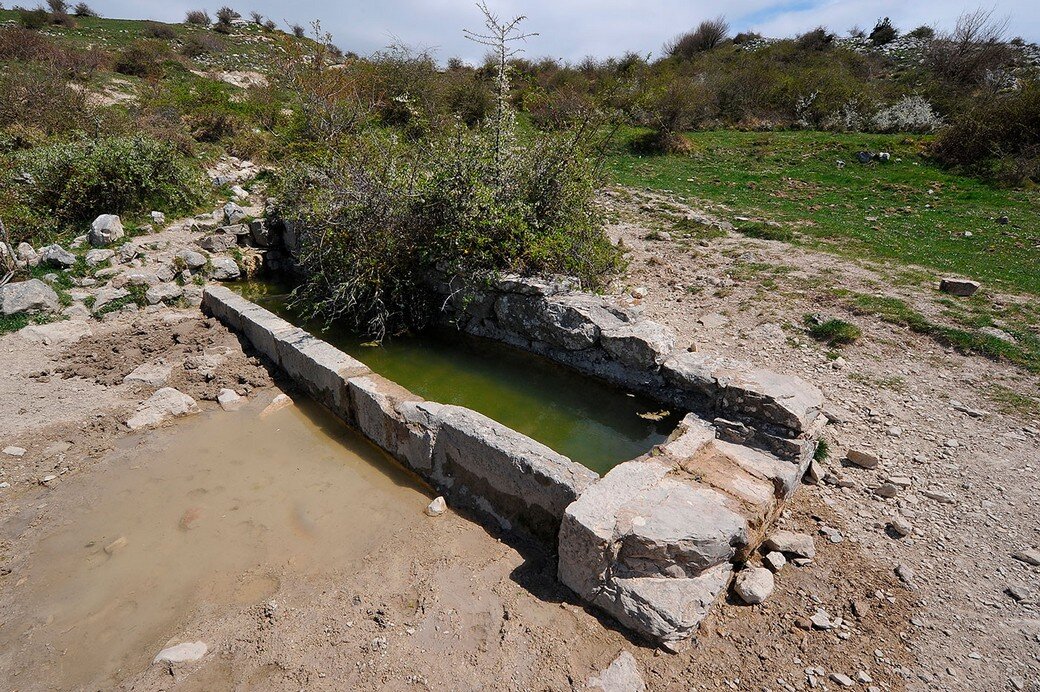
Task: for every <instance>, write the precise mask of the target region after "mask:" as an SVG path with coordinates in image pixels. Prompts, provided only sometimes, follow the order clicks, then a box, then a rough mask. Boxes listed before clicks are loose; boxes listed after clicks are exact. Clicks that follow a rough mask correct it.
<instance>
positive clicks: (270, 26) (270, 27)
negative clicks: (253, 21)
mask: <svg viewBox="0 0 1040 692" xmlns="http://www.w3.org/2000/svg"><path fill="white" fill-rule="evenodd" d="M264 28H265V29H267V30H268V31H274V30H275V29H277V28H278V25H277V24H275V23H274V20H273V19H268V20H267V21H266V22H264Z"/></svg>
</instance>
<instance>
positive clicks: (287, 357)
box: [247, 313, 370, 420]
mask: <svg viewBox="0 0 1040 692" xmlns="http://www.w3.org/2000/svg"><path fill="white" fill-rule="evenodd" d="M247 314H250V313H247ZM274 337H275V349H276V352H277V360H276V362H277V363H278V365H280V366H281V368H282V369H283V370H285V372H286V373H288V374H289V375H290V376H291V377H292V378H293V379H294V380H295V381H296V382H297V383H299V384H300V385H302V386H303V388H304V389H305V390H306V391H307V393H309V394H310V395H311V396H313V397H314V398H315V399H317V400H318V401H320V402H321V403H323V404H325V405H326V406H328V407H329V408H331V409H332V410H333V411H335V412H337V413H340V414H342V415H343V417H344V418H346V419H348V420H349V419H350V413H349V409H348V403H347V380H348V379H350V378H351V377H356V376H358V375H363V374H365V373H368V372H370V370H369V369H368V366H366V365H365V364H364V363H361V362H360V361H357V360H355V359H354V358H351V357H350V356H348V355H347V354H346V353H344V352H343V351H340V350H339V349H338V348H336V347H334V346H332V345H330V344H327V343H325V342H324V341H322V340H321V339H318V338H317V337H314V336H311V335H310V334H308V333H307V332H305V331H304V330H302V329H292V330H284V329H280V330H278V331H277V332H276V333H275V334H274Z"/></svg>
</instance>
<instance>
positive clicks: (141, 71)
mask: <svg viewBox="0 0 1040 692" xmlns="http://www.w3.org/2000/svg"><path fill="white" fill-rule="evenodd" d="M172 57H173V55H172V54H171V52H170V48H169V46H167V45H166V44H165V43H163V42H162V41H158V40H156V39H138V40H136V41H134V42H133V43H131V44H130V45H129V46H127V47H126V48H124V49H123V50H121V51H119V54H118V55H117V56H116V62H115V71H116V72H119V73H120V74H125V75H131V76H133V77H143V78H145V79H158V78H159V77H162V75H163V71H164V66H163V63H165V62H166V61H167V60H170V59H171V58H172Z"/></svg>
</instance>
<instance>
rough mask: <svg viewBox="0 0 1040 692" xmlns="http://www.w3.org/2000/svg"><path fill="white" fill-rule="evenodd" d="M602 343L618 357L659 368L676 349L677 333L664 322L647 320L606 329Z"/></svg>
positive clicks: (639, 366)
mask: <svg viewBox="0 0 1040 692" xmlns="http://www.w3.org/2000/svg"><path fill="white" fill-rule="evenodd" d="M600 343H601V344H602V345H603V349H604V350H605V351H606V352H607V353H609V354H610V355H611V356H612V357H613V358H614V359H615V360H618V361H621V362H622V363H624V364H626V365H630V366H632V367H635V368H641V369H644V370H656V369H657V367H658V366H660V365H661V363H663V362H664V361H665V360H666V359H667V358H668V355H669V354H670V353H671V352H672V351H673V350H674V349H675V332H673V331H672V330H671V329H669V328H668V327H666V326H664V325H663V324H659V323H657V322H651V321H650V320H644V321H642V322H634V323H628V324H623V325H621V326H619V327H616V328H614V329H611V330H608V331H604V332H603V334H602V336H601V337H600Z"/></svg>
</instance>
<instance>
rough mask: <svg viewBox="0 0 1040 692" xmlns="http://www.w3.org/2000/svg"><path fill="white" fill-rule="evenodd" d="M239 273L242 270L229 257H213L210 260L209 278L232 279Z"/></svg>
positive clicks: (239, 274)
mask: <svg viewBox="0 0 1040 692" xmlns="http://www.w3.org/2000/svg"><path fill="white" fill-rule="evenodd" d="M241 275H242V270H241V269H239V268H238V264H237V263H236V262H235V260H233V259H231V258H230V257H214V258H212V260H210V270H209V278H211V279H213V280H214V281H234V280H235V279H237V278H238V277H240V276H241Z"/></svg>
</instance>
